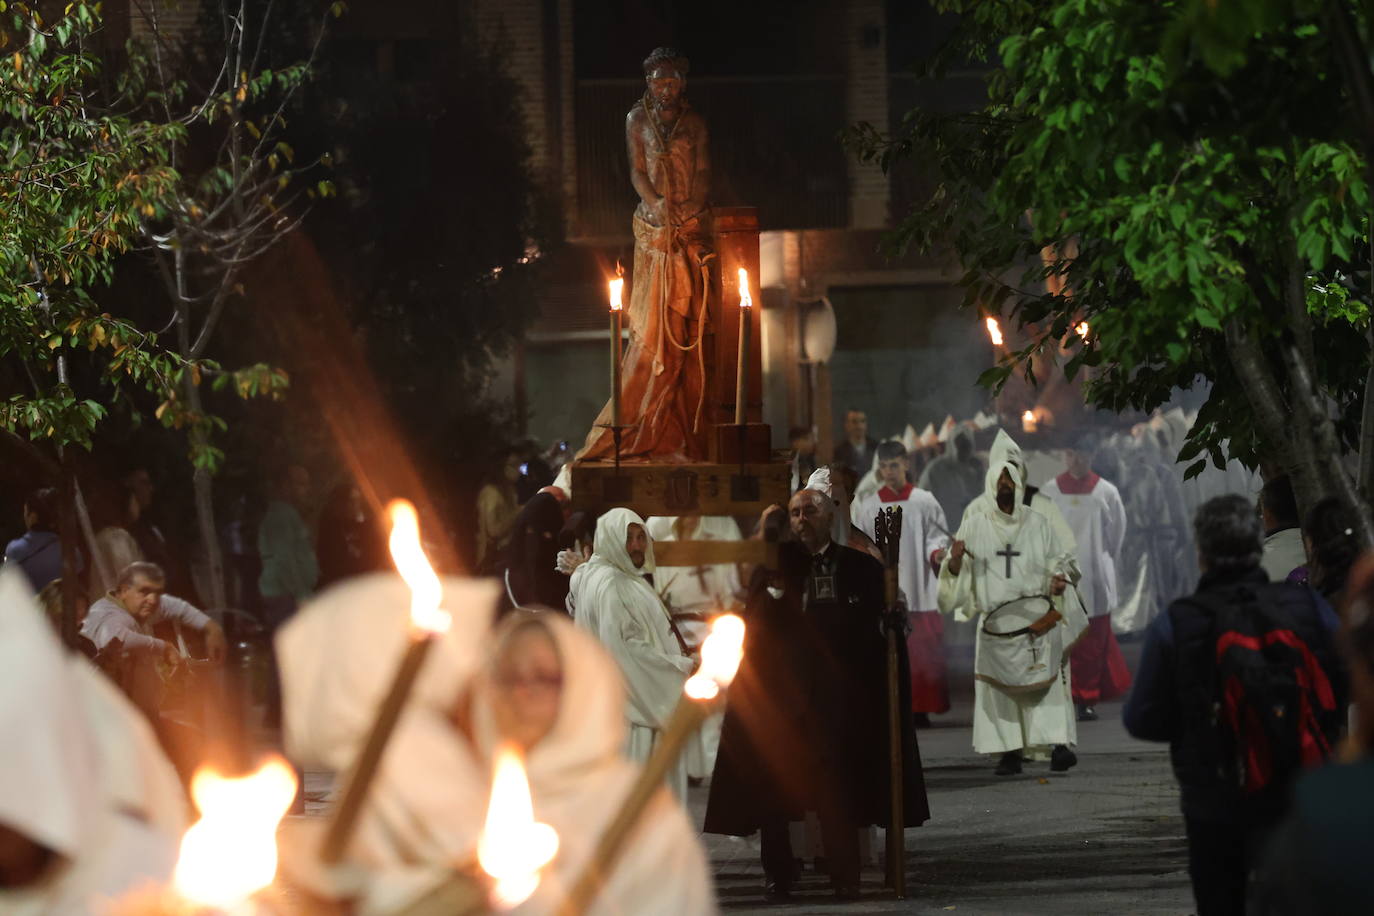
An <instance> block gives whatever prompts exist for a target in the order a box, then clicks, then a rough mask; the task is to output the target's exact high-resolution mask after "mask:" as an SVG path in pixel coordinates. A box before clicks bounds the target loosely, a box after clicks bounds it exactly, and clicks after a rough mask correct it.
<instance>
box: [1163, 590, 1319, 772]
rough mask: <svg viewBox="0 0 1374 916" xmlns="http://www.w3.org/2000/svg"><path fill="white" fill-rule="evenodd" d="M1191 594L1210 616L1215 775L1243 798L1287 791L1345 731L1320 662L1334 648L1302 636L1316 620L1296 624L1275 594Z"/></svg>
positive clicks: (1245, 591)
mask: <svg viewBox="0 0 1374 916" xmlns="http://www.w3.org/2000/svg"><path fill="white" fill-rule="evenodd" d="M1190 600H1191V601H1193V602H1196V603H1197V604H1201V605H1203V606H1204V607H1206V608H1208V610H1209V611H1211V615H1212V647H1213V654H1212V657H1211V661H1213V662H1214V664H1215V670H1214V679H1213V681H1212V685H1213V692H1212V697H1211V700H1212V702H1211V710H1210V716H1211V721H1210V724H1211V728H1212V732H1213V735H1214V736H1215V739H1216V742H1217V745H1216V751H1217V757H1216V759H1217V761H1218V763H1219V767H1220V772H1219V773H1218V775H1219V776H1220V777H1221V779H1222V781H1223V782H1226V783H1229V784H1230V785H1232V786H1234V787H1235V788H1236V789H1238V790H1240V792H1241V793H1242V794H1243V795H1246V796H1254V795H1256V794H1259V793H1263V792H1266V791H1271V790H1282V789H1283V788H1284V787H1286V786H1287V785H1288V783H1289V782H1290V781H1291V779H1292V777H1293V776H1294V775H1295V774H1296V773H1297V772H1298V771H1299V770H1301V769H1305V768H1307V767H1313V766H1317V765H1319V764H1321V763H1323V762H1325V761H1326V759H1327V757H1328V756H1329V755H1330V753H1331V747H1332V744H1333V743H1334V741H1335V739H1336V737H1337V735H1338V734H1339V733H1340V728H1341V712H1340V709H1339V705H1338V702H1337V697H1336V689H1335V687H1334V686H1333V684H1332V682H1331V678H1330V676H1329V675H1328V673H1327V670H1326V669H1325V668H1324V667H1323V662H1324V661H1325V662H1327V663H1330V661H1331V654H1330V652H1328V651H1326V650H1325V648H1322V647H1314V646H1312V645H1309V643H1308V639H1306V638H1304V633H1307V634H1308V635H1312V636H1316V635H1318V634H1317V633H1313V632H1312V629H1313V627H1316V626H1319V624H1316V623H1313V624H1312V625H1310V626H1304V625H1301V624H1299V623H1298V622H1296V621H1295V620H1293V619H1291V616H1292V615H1291V614H1289V613H1288V611H1287V610H1286V609H1285V608H1284V607H1283V606H1282V604H1281V603H1280V602H1279V601H1277V600H1275V597H1274V596H1272V595H1266V594H1264V593H1263V592H1262V591H1260V590H1256V589H1255V588H1252V587H1250V586H1246V585H1242V586H1240V587H1238V588H1236V589H1232V590H1229V591H1227V592H1225V593H1224V594H1212V595H1207V596H1205V598H1204V597H1203V596H1194V597H1193V598H1191V599H1190ZM1312 600H1313V601H1314V602H1315V598H1313V599H1312ZM1314 621H1315V615H1314Z"/></svg>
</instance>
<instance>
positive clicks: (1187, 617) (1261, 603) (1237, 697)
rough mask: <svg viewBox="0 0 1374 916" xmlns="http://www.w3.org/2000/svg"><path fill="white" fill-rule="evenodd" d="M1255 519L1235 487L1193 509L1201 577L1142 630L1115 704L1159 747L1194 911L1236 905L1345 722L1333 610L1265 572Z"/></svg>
mask: <svg viewBox="0 0 1374 916" xmlns="http://www.w3.org/2000/svg"><path fill="white" fill-rule="evenodd" d="M1260 526H1261V523H1260V519H1259V518H1258V517H1257V516H1256V514H1255V511H1254V507H1253V506H1252V505H1251V503H1250V502H1249V501H1248V500H1246V499H1245V498H1244V497H1241V496H1235V495H1232V496H1220V497H1217V498H1215V499H1212V500H1209V501H1207V502H1206V503H1204V504H1203V505H1202V507H1201V508H1199V509H1198V512H1197V516H1196V518H1195V519H1194V522H1193V527H1194V532H1195V535H1196V542H1197V545H1198V554H1199V556H1198V559H1199V563H1200V566H1201V568H1202V578H1201V580H1200V581H1199V583H1198V588H1197V591H1196V592H1195V593H1194V594H1192V595H1190V596H1188V597H1184V598H1179V599H1178V600H1176V601H1174V602H1173V604H1171V605H1170V606H1169V609H1168V611H1167V612H1166V613H1164V614H1161V615H1159V617H1157V618H1156V619H1155V621H1154V623H1152V624H1151V625H1150V629H1149V630H1148V631H1147V634H1146V639H1145V647H1144V650H1143V652H1142V655H1141V660H1140V667H1139V670H1138V671H1137V672H1136V685H1135V690H1134V691H1133V692H1132V694H1131V697H1130V699H1129V700H1128V701H1127V703H1126V708H1125V712H1124V719H1125V724H1126V730H1127V731H1129V732H1130V733H1131V734H1132V735H1134V736H1135V737H1137V738H1142V739H1145V740H1147V741H1168V742H1169V754H1170V758H1171V759H1172V761H1173V767H1174V775H1175V777H1176V778H1177V779H1178V782H1179V794H1180V801H1181V805H1182V809H1183V816H1184V821H1185V824H1186V828H1187V834H1188V847H1189V863H1188V870H1189V874H1190V876H1191V877H1192V883H1193V895H1194V897H1195V899H1196V901H1197V912H1198V916H1216V914H1236V916H1240V914H1243V913H1244V912H1245V891H1246V884H1247V881H1248V878H1249V875H1250V872H1251V870H1252V868H1253V866H1254V864H1255V863H1256V862H1257V861H1258V855H1259V852H1260V850H1261V848H1262V846H1263V844H1264V842H1265V839H1266V837H1267V835H1268V834H1269V832H1270V831H1271V830H1272V828H1273V826H1274V825H1275V823H1277V821H1278V820H1279V818H1280V817H1282V815H1283V814H1284V808H1285V806H1286V803H1287V800H1288V795H1289V791H1290V789H1291V787H1292V783H1293V780H1294V777H1295V776H1296V775H1297V774H1298V772H1299V771H1300V770H1301V769H1303V768H1305V767H1312V766H1317V765H1319V764H1321V763H1324V762H1325V760H1326V758H1327V757H1328V756H1329V754H1330V753H1331V748H1332V745H1333V743H1334V742H1335V740H1336V738H1337V736H1338V734H1339V732H1340V728H1341V725H1342V723H1343V722H1344V718H1345V700H1346V689H1345V678H1344V674H1343V672H1342V670H1341V667H1340V664H1339V662H1338V659H1337V655H1336V648H1335V638H1334V633H1335V631H1336V629H1337V626H1338V621H1337V618H1336V615H1335V612H1334V611H1333V610H1332V609H1331V606H1330V605H1329V604H1327V603H1326V601H1325V599H1323V598H1322V597H1321V595H1319V594H1318V593H1316V592H1314V591H1312V590H1310V589H1307V588H1304V587H1302V586H1299V585H1291V584H1288V583H1283V582H1270V581H1269V577H1268V576H1267V575H1266V574H1265V571H1264V569H1263V568H1262V567H1261V565H1260V558H1261V556H1262V552H1263V531H1262V529H1261V527H1260Z"/></svg>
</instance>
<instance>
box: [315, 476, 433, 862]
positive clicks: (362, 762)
mask: <svg viewBox="0 0 1374 916" xmlns="http://www.w3.org/2000/svg"><path fill="white" fill-rule="evenodd" d="M387 514H388V515H389V516H390V518H391V540H390V544H389V546H390V548H391V559H392V561H393V562H394V563H395V564H396V569H397V571H398V572H400V574H401V578H403V579H405V581H406V584H407V585H408V586H410V596H411V598H410V624H411V625H410V639H409V644H408V645H407V647H406V652H405V655H404V656H402V657H401V663H400V665H399V666H398V667H397V669H396V675H395V677H393V678H392V681H391V688H390V689H389V690H388V691H387V693H386V696H385V697H384V698H383V700H382V703H381V705H380V706H379V707H378V708H377V717H376V719H374V720H373V722H372V729H371V731H369V732H368V735H367V741H366V743H365V744H364V745H363V750H362V753H360V754H359V755H358V760H357V762H356V763H355V764H354V765H353V772H352V774H351V775H350V776H349V779H348V785H347V787H346V788H345V790H344V794H343V797H342V799H341V800H340V801H339V805H338V807H337V808H336V809H335V810H334V816H333V819H332V820H331V821H330V824H329V830H328V832H327V833H326V834H325V838H324V845H323V846H322V848H321V850H320V858H321V859H322V860H323V861H324V862H325V863H326V864H329V865H333V864H335V863H337V862H339V861H340V860H341V859H342V858H343V855H344V852H345V851H346V850H347V848H348V841H349V840H350V839H351V838H352V836H353V830H354V828H356V827H357V823H358V815H359V814H361V813H362V807H363V801H364V800H365V799H366V798H367V790H368V787H369V786H370V785H371V783H372V779H373V777H374V776H376V775H377V768H378V765H379V764H380V763H381V760H382V752H383V751H384V750H386V745H387V741H388V740H390V738H391V733H392V732H393V731H394V730H395V728H396V723H397V722H398V721H399V720H400V718H401V710H402V709H404V708H405V703H406V699H407V698H408V697H409V696H410V691H411V688H413V687H414V686H415V680H416V678H417V677H419V674H420V669H421V668H422V667H423V666H424V662H425V656H426V655H427V654H428V653H429V650H430V647H431V646H433V645H434V641H435V640H436V639H437V638H438V637H439V636H441V635H443V634H444V633H446V632H447V631H448V628H449V626H450V624H451V623H452V622H453V619H452V617H450V616H449V613H448V611H445V610H443V609H442V608H440V607H439V603H440V600H441V599H442V597H443V586H441V585H440V584H439V577H438V576H437V575H435V573H434V568H433V567H432V566H430V564H429V560H428V559H427V558H426V557H425V551H424V547H423V546H421V544H420V521H419V516H418V515H416V512H415V507H414V506H413V505H411V504H410V503H409V502H407V501H406V500H403V499H398V500H395V501H393V502H392V503H391V504H390V505H389V506H387Z"/></svg>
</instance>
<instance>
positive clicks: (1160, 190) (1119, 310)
mask: <svg viewBox="0 0 1374 916" xmlns="http://www.w3.org/2000/svg"><path fill="white" fill-rule="evenodd" d="M941 6H942V8H943V9H947V10H949V11H952V12H957V13H959V14H960V15H961V17H962V20H961V27H960V28H961V30H962V31H960V32H959V33H956V34H957V40H959V41H961V42H962V44H960V45H959V46H958V47H956V48H952V49H949V50H948V52H947V53H949V54H951V55H954V56H958V55H960V54H962V55H966V56H967V58H968V59H972V60H975V61H980V62H982V63H984V64H986V65H987V67H988V77H987V87H988V96H987V101H986V104H984V105H982V106H981V107H980V108H978V109H977V110H975V111H970V112H958V113H954V114H945V113H940V112H934V111H923V110H916V111H912V112H909V113H908V114H907V115H906V117H905V118H904V120H903V125H902V130H901V132H900V133H899V134H898V135H897V136H895V137H891V138H879V137H876V135H875V134H874V133H873V132H872V131H871V130H869V131H855V132H851V134H850V140H851V142H853V143H854V144H855V145H856V146H857V147H858V148H859V149H860V150H861V151H864V150H866V151H868V152H870V153H872V152H875V151H877V150H881V151H882V154H883V156H884V157H885V158H884V160H883V161H884V162H885V163H887V162H889V161H890V157H891V156H893V155H907V156H910V157H912V158H914V159H916V160H917V161H919V162H921V163H924V164H928V165H929V168H930V169H931V170H932V171H933V172H934V173H935V174H934V175H933V176H932V180H931V181H930V182H929V183H928V184H927V185H926V186H927V187H929V188H931V191H930V193H928V194H927V195H926V196H925V197H923V198H921V199H919V200H918V201H916V202H915V204H914V206H913V208H912V210H911V212H910V213H908V214H907V215H906V217H905V218H904V219H903V221H902V224H901V226H900V227H899V228H898V229H897V231H896V232H895V233H894V234H893V238H894V240H896V241H897V242H899V243H900V244H906V245H916V246H918V247H920V248H922V249H923V250H924V251H926V252H936V251H939V250H942V249H946V250H947V249H949V248H952V249H953V250H954V251H955V252H956V253H957V256H958V258H959V260H960V262H961V264H962V267H963V268H964V270H965V271H966V276H965V281H964V282H965V287H966V297H965V302H966V304H967V305H969V306H970V307H976V308H979V309H987V310H998V311H1001V313H1002V314H1004V315H1009V316H1015V318H1016V320H1017V321H1018V322H1019V323H1020V325H1021V330H1022V333H1023V335H1025V337H1027V338H1029V339H1031V340H1033V341H1040V340H1043V338H1044V337H1045V336H1047V335H1048V336H1053V335H1054V332H1055V331H1056V329H1063V328H1066V327H1072V326H1073V325H1074V324H1075V323H1076V322H1077V321H1078V320H1079V319H1080V318H1081V317H1082V316H1085V315H1086V316H1090V317H1091V320H1092V323H1093V329H1094V335H1093V337H1094V339H1093V341H1092V343H1091V347H1090V348H1089V349H1090V353H1091V359H1092V360H1093V364H1094V369H1093V373H1092V382H1091V384H1090V385H1089V386H1088V388H1087V389H1086V392H1087V396H1088V397H1089V398H1090V400H1091V401H1092V402H1093V403H1095V404H1097V405H1098V406H1101V407H1106V408H1108V409H1113V410H1124V409H1132V408H1134V409H1140V410H1150V409H1152V408H1154V407H1156V406H1158V405H1159V404H1161V403H1163V402H1164V401H1166V400H1167V399H1169V398H1170V397H1172V396H1173V394H1174V393H1175V388H1176V387H1179V386H1184V387H1186V386H1189V385H1192V384H1194V383H1195V382H1197V381H1202V382H1204V383H1207V384H1210V385H1211V386H1212V392H1213V397H1214V398H1215V399H1219V400H1224V401H1229V402H1230V403H1233V404H1234V403H1244V397H1245V391H1244V390H1243V388H1242V387H1241V383H1240V381H1239V379H1238V377H1237V375H1236V373H1235V371H1234V370H1233V369H1232V367H1231V363H1230V361H1229V358H1228V355H1227V354H1228V351H1227V345H1226V341H1225V336H1224V328H1225V327H1226V326H1227V325H1228V323H1230V322H1232V321H1236V322H1239V323H1240V324H1241V325H1243V326H1245V327H1247V328H1250V329H1252V330H1253V331H1254V332H1255V333H1256V334H1257V335H1258V336H1259V337H1260V338H1261V339H1262V341H1263V346H1264V348H1265V353H1266V355H1267V358H1269V359H1271V361H1272V363H1273V368H1274V371H1275V372H1276V373H1278V374H1279V375H1280V376H1281V372H1282V367H1281V364H1280V362H1279V360H1278V359H1277V338H1278V335H1279V333H1280V332H1281V331H1286V332H1287V333H1298V334H1302V333H1305V331H1304V329H1302V328H1296V329H1295V328H1292V327H1291V326H1289V321H1290V319H1289V317H1288V316H1289V315H1290V313H1291V308H1286V307H1283V305H1282V303H1283V301H1284V297H1285V296H1288V295H1290V293H1289V291H1288V288H1287V287H1286V286H1285V283H1284V279H1285V276H1286V274H1285V265H1286V264H1287V263H1288V261H1289V260H1290V259H1291V258H1292V256H1293V253H1294V252H1296V255H1297V257H1298V259H1299V262H1300V264H1299V268H1298V270H1299V272H1300V273H1303V274H1306V275H1308V276H1309V281H1310V284H1311V285H1310V287H1309V289H1308V290H1307V291H1306V297H1307V311H1308V312H1309V313H1310V314H1311V315H1312V316H1313V318H1314V320H1315V323H1316V324H1317V326H1318V330H1319V334H1318V337H1317V345H1318V347H1325V348H1327V350H1326V351H1325V352H1329V353H1331V354H1333V358H1332V359H1330V360H1329V362H1327V361H1323V360H1322V359H1321V354H1320V353H1319V356H1318V362H1319V363H1322V365H1321V367H1320V373H1319V374H1321V375H1322V378H1321V383H1322V385H1323V389H1324V391H1325V392H1326V393H1327V394H1328V395H1329V396H1330V397H1332V398H1333V399H1335V401H1336V402H1337V403H1339V404H1340V405H1341V409H1342V410H1344V411H1349V410H1353V409H1354V408H1353V405H1354V400H1355V399H1354V398H1353V396H1352V395H1351V394H1350V392H1358V391H1361V390H1363V385H1364V378H1363V376H1364V373H1365V371H1366V369H1367V368H1368V360H1369V356H1368V350H1367V347H1364V346H1362V344H1361V341H1360V340H1359V337H1358V335H1359V334H1360V333H1361V332H1362V329H1363V328H1364V327H1365V326H1366V324H1367V322H1368V320H1369V302H1368V299H1369V293H1368V290H1369V288H1370V282H1371V281H1370V277H1369V272H1370V270H1371V266H1370V263H1369V237H1368V232H1369V230H1368V224H1367V222H1368V221H1367V217H1368V214H1369V211H1370V204H1371V195H1370V189H1369V187H1368V186H1367V172H1366V163H1365V161H1364V156H1363V154H1362V146H1361V141H1360V138H1359V136H1358V134H1357V133H1356V131H1357V130H1358V129H1359V125H1358V124H1357V123H1356V121H1355V119H1353V118H1352V117H1351V116H1350V114H1349V111H1348V110H1347V109H1346V108H1345V107H1344V102H1343V99H1342V85H1341V81H1340V74H1339V72H1337V71H1335V70H1334V69H1333V68H1334V66H1335V64H1334V63H1333V62H1332V53H1331V47H1330V41H1329V36H1328V35H1326V34H1325V32H1324V26H1323V23H1324V22H1325V20H1324V19H1323V18H1322V16H1323V10H1324V8H1325V5H1324V4H1323V3H1320V2H1318V0H1256V2H1253V3H1213V2H1210V0H1162V2H1158V3H1137V2H1131V0H1051V2H1045V3H1006V2H999V0H947V2H945V3H943V4H942V5H941ZM1042 258H1047V260H1046V261H1044V262H1042ZM1027 265H1031V266H1030V267H1027ZM1356 273H1358V274H1359V277H1360V279H1359V280H1358V282H1355V281H1354V280H1353V279H1352V278H1353V277H1354V276H1355V275H1356ZM1017 275H1020V277H1021V279H1020V282H1019V283H1017V282H1012V281H1006V282H1003V281H1002V280H1001V279H1000V278H1006V277H1015V276H1017ZM1047 277H1054V278H1058V279H1059V281H1062V282H1059V283H1056V284H1055V287H1054V288H1056V289H1058V288H1060V286H1062V288H1063V289H1064V290H1065V292H1062V293H1059V294H1054V295H1051V294H1048V293H1046V292H1044V291H1043V290H1044V289H1045V285H1044V284H1045V283H1046V279H1047ZM993 278H998V279H993ZM1054 339H1055V340H1058V339H1059V338H1058V337H1055V338H1054ZM1070 343H1071V344H1072V341H1070ZM1042 352H1043V350H1042V348H1040V347H1038V346H1037V347H1028V348H1027V349H1025V350H1022V351H1019V352H1016V353H1013V354H1011V360H1012V362H1013V363H1015V364H1016V365H1015V368H1012V367H1009V366H1006V365H999V366H997V367H995V368H993V369H990V370H988V372H986V373H985V374H984V376H983V378H982V382H983V383H984V384H986V385H988V386H989V387H996V386H997V385H1000V384H1002V383H1003V382H1005V380H1006V379H1007V378H1008V377H1009V376H1010V374H1011V372H1013V371H1019V370H1020V369H1022V368H1024V365H1025V362H1026V361H1027V360H1029V359H1031V358H1034V357H1036V356H1038V355H1040V354H1041V353H1042ZM1056 358H1058V357H1056ZM1088 359H1089V357H1088V356H1087V355H1084V356H1083V357H1081V359H1080V358H1079V357H1077V356H1074V357H1072V358H1070V359H1069V360H1068V363H1067V365H1065V366H1064V368H1065V371H1067V372H1077V371H1079V368H1080V367H1081V366H1082V365H1084V364H1085V363H1087V362H1088ZM1061 362H1062V359H1061ZM1236 413H1238V412H1237V411H1234V410H1233V411H1231V412H1230V414H1218V415H1216V416H1214V417H1212V418H1211V419H1209V420H1208V421H1206V422H1205V423H1204V424H1202V426H1200V427H1199V429H1201V430H1203V431H1200V432H1197V433H1196V435H1197V436H1199V437H1201V438H1200V439H1199V441H1203V440H1205V441H1207V442H1208V444H1209V448H1210V447H1211V446H1217V447H1218V449H1219V443H1220V442H1222V441H1225V440H1228V439H1229V440H1231V441H1232V442H1234V443H1236V448H1237V450H1238V453H1239V454H1245V453H1246V449H1247V448H1253V447H1254V446H1255V445H1256V444H1257V437H1256V434H1255V432H1254V430H1253V429H1252V428H1251V427H1250V426H1249V425H1248V421H1246V420H1245V419H1244V418H1241V417H1238V416H1236V415H1235V414H1236ZM1355 428H1357V424H1356V426H1355ZM1219 454H1220V452H1219V451H1218V452H1217V453H1216V455H1219ZM1216 455H1214V456H1213V457H1216Z"/></svg>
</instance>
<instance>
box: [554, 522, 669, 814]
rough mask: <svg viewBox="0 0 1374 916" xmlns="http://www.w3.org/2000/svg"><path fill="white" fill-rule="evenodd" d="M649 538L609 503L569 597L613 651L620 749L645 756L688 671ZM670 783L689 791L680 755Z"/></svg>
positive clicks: (582, 621)
mask: <svg viewBox="0 0 1374 916" xmlns="http://www.w3.org/2000/svg"><path fill="white" fill-rule="evenodd" d="M654 569H655V566H654V542H653V540H652V539H651V538H650V537H649V534H648V531H647V530H646V528H645V526H644V519H642V518H640V517H639V516H638V515H636V514H635V513H634V512H632V511H630V510H629V509H611V510H610V511H608V512H607V513H606V514H605V515H603V516H601V519H600V520H599V521H598V522H597V525H596V539H595V541H594V543H593V546H592V556H591V559H590V560H588V561H587V562H586V563H583V564H581V565H580V566H578V567H577V568H576V569H575V570H574V571H573V573H572V582H571V586H570V590H569V600H570V604H571V605H572V610H573V619H574V620H575V621H576V622H577V625H578V626H580V627H582V628H583V629H584V630H586V631H587V632H589V633H591V634H592V635H593V636H595V637H596V638H597V639H598V640H599V641H600V642H601V644H602V645H603V646H605V647H606V650H607V651H609V652H610V653H611V657H612V658H614V659H615V661H616V664H617V665H619V666H620V673H621V674H622V675H623V676H624V678H625V686H626V688H627V689H628V692H629V695H628V697H627V702H626V704H625V717H626V718H627V719H628V720H629V724H630V729H629V736H628V739H627V742H626V747H625V751H626V754H627V755H628V756H629V758H630V759H631V760H638V761H641V762H642V761H645V760H648V759H649V755H650V754H651V753H652V752H653V749H654V742H655V740H656V738H657V735H658V733H659V732H660V731H661V730H662V729H663V726H664V725H665V724H666V723H667V721H668V717H669V716H670V715H672V712H673V708H674V707H675V706H676V705H677V702H678V698H679V697H681V696H682V686H683V684H685V683H686V682H687V677H688V676H689V675H690V674H691V673H692V667H693V663H692V660H691V659H690V658H689V657H688V655H687V645H686V643H685V641H684V640H683V639H682V636H681V634H679V633H678V632H677V630H676V629H675V628H674V625H673V621H672V617H671V616H670V613H669V611H668V608H667V606H666V605H664V603H663V599H662V598H660V597H659V595H658V592H656V591H655V590H654V586H652V585H650V584H649V581H648V579H647V578H646V577H647V576H652V575H653V574H654ZM668 784H669V786H670V788H672V789H673V791H674V792H676V793H677V796H678V798H686V797H687V766H686V762H685V760H679V761H678V762H677V764H676V766H675V767H674V768H673V770H672V771H671V772H670V773H669V777H668Z"/></svg>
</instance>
